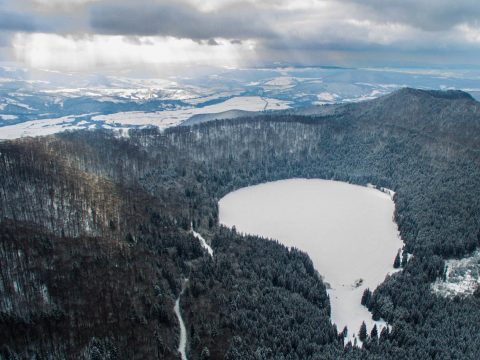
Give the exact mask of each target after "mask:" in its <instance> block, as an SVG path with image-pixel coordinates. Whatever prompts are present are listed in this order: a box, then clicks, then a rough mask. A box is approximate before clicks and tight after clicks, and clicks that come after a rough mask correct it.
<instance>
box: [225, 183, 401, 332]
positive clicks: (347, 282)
mask: <svg viewBox="0 0 480 360" xmlns="http://www.w3.org/2000/svg"><path fill="white" fill-rule="evenodd" d="M391 195H392V194H390V193H386V192H382V191H379V190H376V189H374V188H371V187H362V186H357V185H351V184H347V183H342V182H337V181H330V180H318V179H315V180H307V179H290V180H282V181H276V182H271V183H266V184H261V185H256V186H250V187H247V188H243V189H240V190H237V191H234V192H232V193H230V194H228V195H226V196H225V197H223V198H222V199H221V200H220V202H219V210H220V214H219V218H220V222H221V223H222V224H224V225H226V226H234V225H235V227H236V229H237V230H238V231H240V232H243V233H249V234H257V235H261V236H264V237H268V238H272V239H277V240H279V241H280V242H281V243H282V244H284V245H286V246H289V247H296V248H299V249H301V250H303V251H305V252H306V253H308V255H309V256H310V258H311V259H312V261H313V263H314V266H315V268H316V269H317V270H318V271H319V273H320V274H321V275H322V276H323V277H324V281H325V282H326V283H328V284H329V285H330V289H328V293H329V296H330V301H331V307H332V321H333V322H334V323H335V324H336V325H337V328H338V330H339V331H341V330H342V329H343V327H344V326H347V327H348V330H349V338H350V339H352V338H353V334H354V333H358V330H359V328H360V325H361V324H362V321H365V323H366V325H367V330H368V331H369V332H370V330H371V329H372V327H373V325H374V324H375V323H376V324H377V327H379V330H380V328H381V327H382V326H384V325H385V324H384V323H383V322H374V321H373V320H372V319H371V314H370V313H369V312H368V310H367V309H366V308H365V307H363V306H362V305H361V304H360V301H361V297H362V294H363V291H364V290H365V289H366V288H370V289H371V290H372V291H373V289H375V288H376V287H377V286H378V285H379V284H380V283H381V282H383V280H384V279H385V276H386V275H387V274H389V273H391V272H393V270H394V269H393V260H394V258H395V255H396V254H397V251H398V250H399V249H400V248H402V246H403V242H402V241H401V239H400V236H399V233H398V229H397V225H396V223H395V222H394V221H393V214H394V207H395V205H394V203H393V201H392V197H391Z"/></svg>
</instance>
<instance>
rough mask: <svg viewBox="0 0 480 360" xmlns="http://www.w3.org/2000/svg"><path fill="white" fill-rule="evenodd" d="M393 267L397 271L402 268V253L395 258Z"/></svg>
mask: <svg viewBox="0 0 480 360" xmlns="http://www.w3.org/2000/svg"><path fill="white" fill-rule="evenodd" d="M393 267H394V268H395V269H398V268H399V267H400V252H398V253H397V256H395V260H394V261H393Z"/></svg>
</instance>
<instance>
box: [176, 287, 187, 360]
mask: <svg viewBox="0 0 480 360" xmlns="http://www.w3.org/2000/svg"><path fill="white" fill-rule="evenodd" d="M187 281H188V279H185V281H184V283H183V286H182V291H181V292H180V295H178V298H177V300H176V301H175V306H174V308H173V310H174V311H175V315H176V316H177V319H178V323H179V324H180V342H179V344H178V352H179V353H180V356H181V357H182V360H187V329H186V328H185V323H184V322H183V318H182V313H181V310H180V298H181V296H182V294H183V291H184V290H185V285H186V283H187Z"/></svg>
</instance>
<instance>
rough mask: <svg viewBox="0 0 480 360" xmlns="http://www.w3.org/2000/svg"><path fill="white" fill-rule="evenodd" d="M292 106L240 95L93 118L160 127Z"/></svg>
mask: <svg viewBox="0 0 480 360" xmlns="http://www.w3.org/2000/svg"><path fill="white" fill-rule="evenodd" d="M288 108H290V102H288V101H284V100H278V99H271V98H262V97H260V96H239V97H233V98H231V99H228V100H226V101H224V102H222V103H219V104H213V105H208V106H204V107H200V108H188V109H177V110H164V111H156V112H150V113H146V112H142V111H129V112H119V113H114V114H109V115H97V116H95V117H93V118H92V120H95V121H103V122H105V123H106V124H114V125H117V126H118V125H120V126H122V125H133V126H152V125H153V126H157V127H159V128H160V129H165V128H167V127H171V126H175V125H179V124H180V123H182V122H183V121H185V120H187V119H189V118H191V117H192V116H194V115H198V114H217V113H222V112H225V111H229V110H244V111H253V112H256V111H263V110H284V109H288Z"/></svg>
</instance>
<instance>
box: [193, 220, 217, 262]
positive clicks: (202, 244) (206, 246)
mask: <svg viewBox="0 0 480 360" xmlns="http://www.w3.org/2000/svg"><path fill="white" fill-rule="evenodd" d="M192 234H193V236H195V237H196V238H197V239H198V240H200V245H201V246H202V247H203V248H204V249H205V250H207V252H208V254H209V255H210V256H211V257H212V258H213V249H212V248H211V246H210V245H208V244H207V242H206V241H205V239H204V238H203V236H202V235H200V234H199V233H198V232H196V231H195V230H193V227H192Z"/></svg>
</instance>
